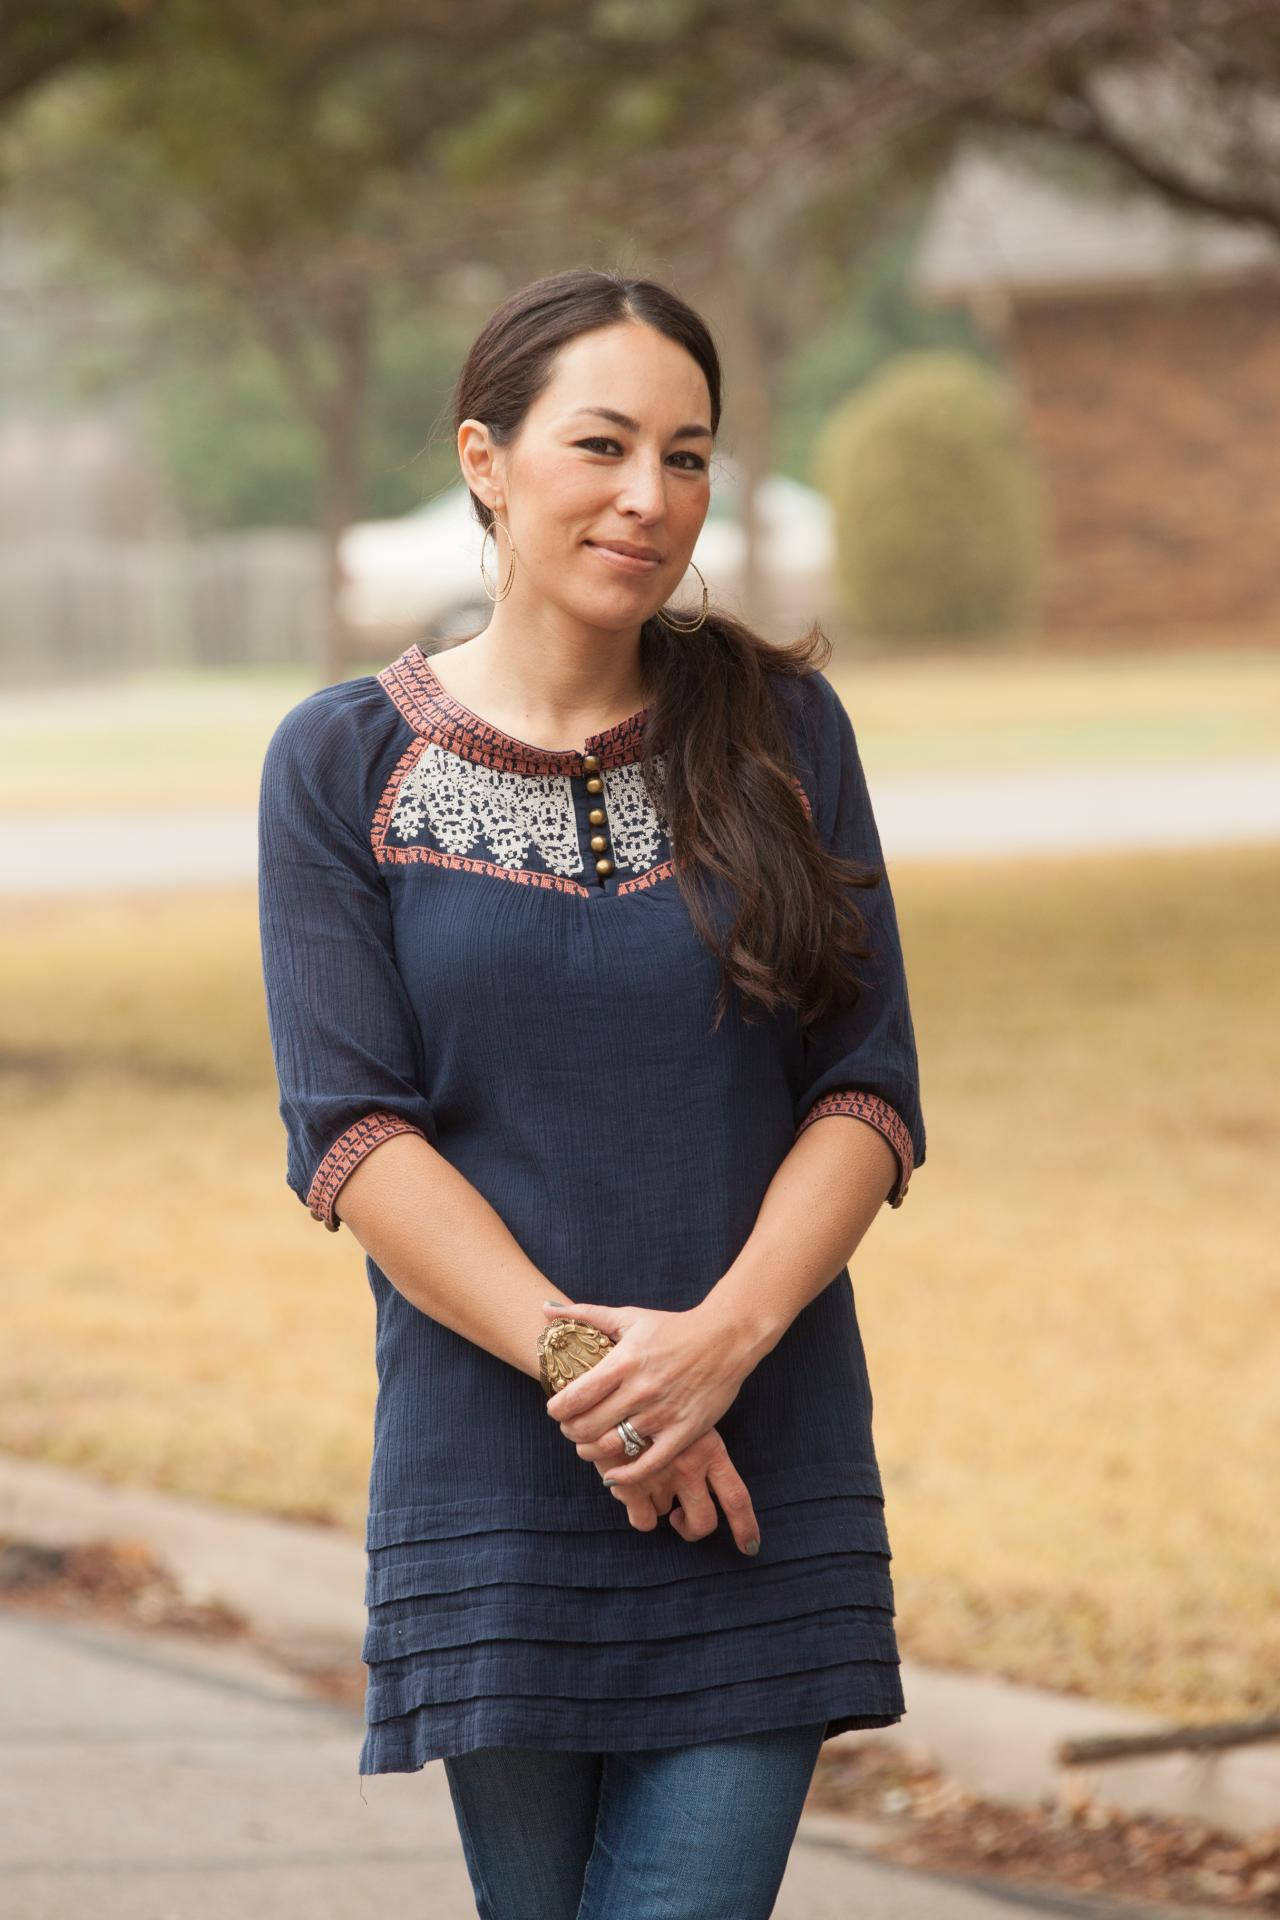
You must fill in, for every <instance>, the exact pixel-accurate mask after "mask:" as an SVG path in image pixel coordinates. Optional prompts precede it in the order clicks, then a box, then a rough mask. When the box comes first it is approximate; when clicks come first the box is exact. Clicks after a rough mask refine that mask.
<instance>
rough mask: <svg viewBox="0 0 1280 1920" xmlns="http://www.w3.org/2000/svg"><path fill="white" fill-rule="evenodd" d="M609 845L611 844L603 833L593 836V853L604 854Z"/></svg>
mask: <svg viewBox="0 0 1280 1920" xmlns="http://www.w3.org/2000/svg"><path fill="white" fill-rule="evenodd" d="M608 844H609V842H608V839H607V838H606V836H605V835H604V834H603V833H593V834H592V836H591V851H592V853H603V852H604V850H605V848H606V847H607V846H608Z"/></svg>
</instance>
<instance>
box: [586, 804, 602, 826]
mask: <svg viewBox="0 0 1280 1920" xmlns="http://www.w3.org/2000/svg"><path fill="white" fill-rule="evenodd" d="M587 818H588V820H589V821H590V822H591V824H592V826H593V827H602V826H603V825H604V808H603V807H592V809H591V811H590V813H589V814H588V815H587Z"/></svg>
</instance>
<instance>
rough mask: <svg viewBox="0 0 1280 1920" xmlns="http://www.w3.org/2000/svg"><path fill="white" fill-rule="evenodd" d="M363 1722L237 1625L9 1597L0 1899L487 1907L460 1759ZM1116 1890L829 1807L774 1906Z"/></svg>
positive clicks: (263, 1911) (837, 1913) (85, 1908)
mask: <svg viewBox="0 0 1280 1920" xmlns="http://www.w3.org/2000/svg"><path fill="white" fill-rule="evenodd" d="M360 1731H361V1723H360V1718H359V1716H358V1715H357V1714H355V1713H352V1712H349V1711H346V1710H343V1709H340V1708H337V1707H331V1706H326V1705H323V1704H318V1703H316V1702H315V1701H314V1700H311V1699H308V1698H306V1697H305V1696H303V1695H302V1694H301V1693H300V1692H299V1690H298V1687H297V1684H296V1683H295V1682H294V1681H293V1680H292V1679H291V1678H290V1677H289V1676H285V1675H282V1674H280V1673H279V1672H278V1671H277V1670H276V1669H275V1668H274V1667H273V1666H271V1665H270V1664H269V1663H267V1662H266V1661H264V1660H263V1659H262V1658H261V1657H260V1656H258V1655H256V1654H253V1653H250V1652H246V1651H245V1650H244V1649H243V1648H241V1647H238V1646H236V1645H234V1644H228V1645H226V1646H224V1647H221V1648H219V1647H215V1646H208V1645H205V1644H203V1643H196V1642H191V1641H184V1640H181V1639H179V1638H178V1637H177V1636H174V1635H172V1634H151V1635H147V1636H145V1637H143V1636H141V1635H139V1634H136V1633H134V1632H131V1631H127V1630H125V1629H122V1628H116V1627H109V1626H101V1625H98V1624H96V1623H95V1624H81V1623H60V1622H56V1621H52V1620H50V1619H48V1618H47V1617H42V1618H36V1617H33V1616H31V1615H27V1614H23V1613H20V1612H18V1611H10V1612H7V1613H6V1612H2V1611H0V1913H2V1914H3V1915H4V1916H5V1920H84V1916H85V1915H90V1914H91V1915H92V1916H93V1920H281V1917H282V1916H292V1915H301V1914H305V1915H306V1916H307V1920H369V1916H371V1915H374V1914H397V1915H403V1916H405V1920H410V1917H416V1916H422V1917H423V1920H426V1917H427V1916H428V1915H429V1916H430V1920H474V1915H475V1911H476V1908H475V1900H474V1897H473V1895H472V1893H471V1888H470V1882H469V1880H468V1878H467V1872H466V1865H465V1862H464V1860H463V1857H462V1849H461V1844H460V1842H459V1840H458V1835H457V1828H456V1826H455V1824H454V1820H453V1810H452V1806H451V1804H450V1801H449V1795H448V1787H447V1784H446V1781H445V1777H444V1769H443V1767H442V1766H441V1765H440V1764H439V1763H438V1762H433V1763H432V1764H431V1765H429V1766H427V1767H425V1768H423V1769H422V1771H421V1772H419V1773H407V1774H381V1775H377V1776H375V1777H374V1778H371V1779H366V1780H365V1781H363V1782H361V1781H360V1779H359V1776H358V1774H357V1772H356V1766H357V1758H358V1753H359V1742H360ZM1112 1911H1118V1910H1112V1909H1109V1908H1103V1907H1099V1906H1096V1905H1094V1904H1092V1903H1089V1902H1085V1901H1077V1900H1074V1899H1062V1900H1054V1899H1048V1898H1046V1899H1024V1898H1022V1897H1020V1896H1018V1895H1016V1894H1012V1893H1010V1892H1009V1891H1007V1890H1005V1889H999V1890H995V1889H992V1890H990V1891H988V1890H985V1889H983V1888H981V1887H973V1886H969V1885H965V1884H962V1883H960V1882H958V1881H955V1880H951V1879H946V1878H940V1877H937V1876H933V1875H928V1874H919V1873H912V1872H907V1871H904V1870H902V1869H898V1868H893V1867H888V1866H885V1865H882V1864H879V1863H877V1862H875V1861H874V1860H871V1859H869V1858H867V1857H866V1856H864V1855H862V1854H860V1853H859V1852H858V1850H857V1848H856V1845H855V1844H851V1842H850V1840H849V1839H847V1838H846V1837H845V1830H844V1828H843V1825H842V1823H840V1822H838V1821H836V1820H834V1819H833V1818H832V1817H831V1816H824V1817H819V1816H814V1817H813V1818H812V1819H809V1818H807V1817H806V1819H805V1820H802V1822H801V1828H800V1833H799V1834H798V1836H797V1839H796V1844H795V1846H794V1847H793V1849H792V1853H791V1859H790V1861H789V1863H788V1867H787V1874H786V1878H785V1880H784V1882H783V1887H782V1892H781V1894H780V1896H779V1900H778V1904H777V1907H776V1908H775V1920H863V1916H868V1917H869V1916H873V1915H874V1916H875V1920H1010V1916H1011V1914H1016V1913H1023V1914H1027V1915H1041V1914H1043V1915H1051V1914H1056V1915H1088V1916H1090V1920H1098V1916H1099V1915H1101V1914H1104V1913H1109V1912H1112ZM1124 1911H1125V1914H1126V1917H1127V1920H1135V1914H1136V1909H1133V1908H1126V1909H1125V1910H1124ZM509 1920H526V1917H525V1916H518V1917H517V1916H510V1917H509ZM688 1920H696V1914H694V1913H692V1912H691V1913H690V1915H689V1916H688Z"/></svg>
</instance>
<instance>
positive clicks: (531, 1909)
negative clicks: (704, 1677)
mask: <svg viewBox="0 0 1280 1920" xmlns="http://www.w3.org/2000/svg"><path fill="white" fill-rule="evenodd" d="M825 1732H826V1722H825V1720H824V1721H821V1722H819V1723H818V1724H816V1725H814V1726H806V1727H782V1728H777V1729H771V1730H770V1731H768V1732H767V1733H744V1734H737V1735H735V1736H733V1737H732V1738H731V1739H727V1740H708V1741H699V1742H697V1743H696V1744H694V1745H692V1746H685V1747H653V1748H648V1747H647V1748H644V1749H642V1750H640V1751H637V1752H626V1753H576V1752H564V1753H555V1752H546V1751H542V1750H538V1751H534V1750H532V1749H530V1748H524V1747H480V1748H477V1749H475V1750H474V1751H472V1752H471V1753H462V1754H454V1755H452V1756H450V1757H448V1758H446V1760H445V1761H444V1768H445V1774H446V1777H447V1779H448V1782H449V1792H450V1794H451V1795H452V1797H453V1806H454V1812H455V1813H456V1815H457V1819H458V1831H459V1834H460V1836H461V1839H462V1850H463V1853H464V1855H465V1857H466V1862H467V1871H468V1872H469V1874H470V1876H471V1884H472V1886H473V1888H474V1890H475V1896H476V1911H477V1912H478V1913H479V1915H480V1916H481V1920H682V1917H683V1916H687V1920H768V1916H769V1915H770V1914H771V1913H772V1912H773V1908H774V1902H775V1901H776V1899H777V1897H778V1888H779V1886H780V1885H781V1883H782V1876H783V1873H784V1872H785V1871H786V1865H787V1856H788V1854H789V1853H790V1851H791V1843H792V1841H793V1840H794V1839H795V1834H796V1828H797V1826H798V1825H799V1823H800V1814H801V1811H802V1809H803V1806H804V1801H805V1796H806V1794H807V1793H808V1791H809V1786H810V1782H811V1781H812V1778H813V1771H814V1768H815V1766H816V1765H817V1761H818V1752H819V1749H820V1748H821V1746H822V1740H823V1736H824V1734H825Z"/></svg>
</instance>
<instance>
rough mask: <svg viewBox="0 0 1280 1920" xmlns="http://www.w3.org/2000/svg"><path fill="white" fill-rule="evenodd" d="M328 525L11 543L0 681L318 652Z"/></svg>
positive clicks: (312, 656) (0, 546)
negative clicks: (314, 529)
mask: <svg viewBox="0 0 1280 1920" xmlns="http://www.w3.org/2000/svg"><path fill="white" fill-rule="evenodd" d="M325 594H326V582H325V561H324V549H323V543H322V541H321V540H320V538H319V536H318V535H316V534H314V533H309V532H307V531H306V530H305V529H293V528H274V529H270V530H266V531H254V532H246V533H235V534H219V535H216V536H210V537H207V538H204V539H197V540H173V539H165V540H147V541H129V540H101V539H92V538H68V537H61V536H60V537H58V538H56V539H50V540H24V541H13V542H5V543H0V685H5V686H32V685H40V684H47V683H49V682H51V681H52V682H57V681H63V680H76V679H84V678H90V677H97V676H99V675H108V676H109V675H113V674H116V673H132V672H135V671H138V670H141V669H147V668H175V669H181V668H183V667H210V666H213V667H219V666H242V665H249V664H259V665H266V664H277V663H278V664H286V663H292V662H298V661H307V660H318V659H319V658H320V657H321V654H322V649H323V645H324V632H325Z"/></svg>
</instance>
